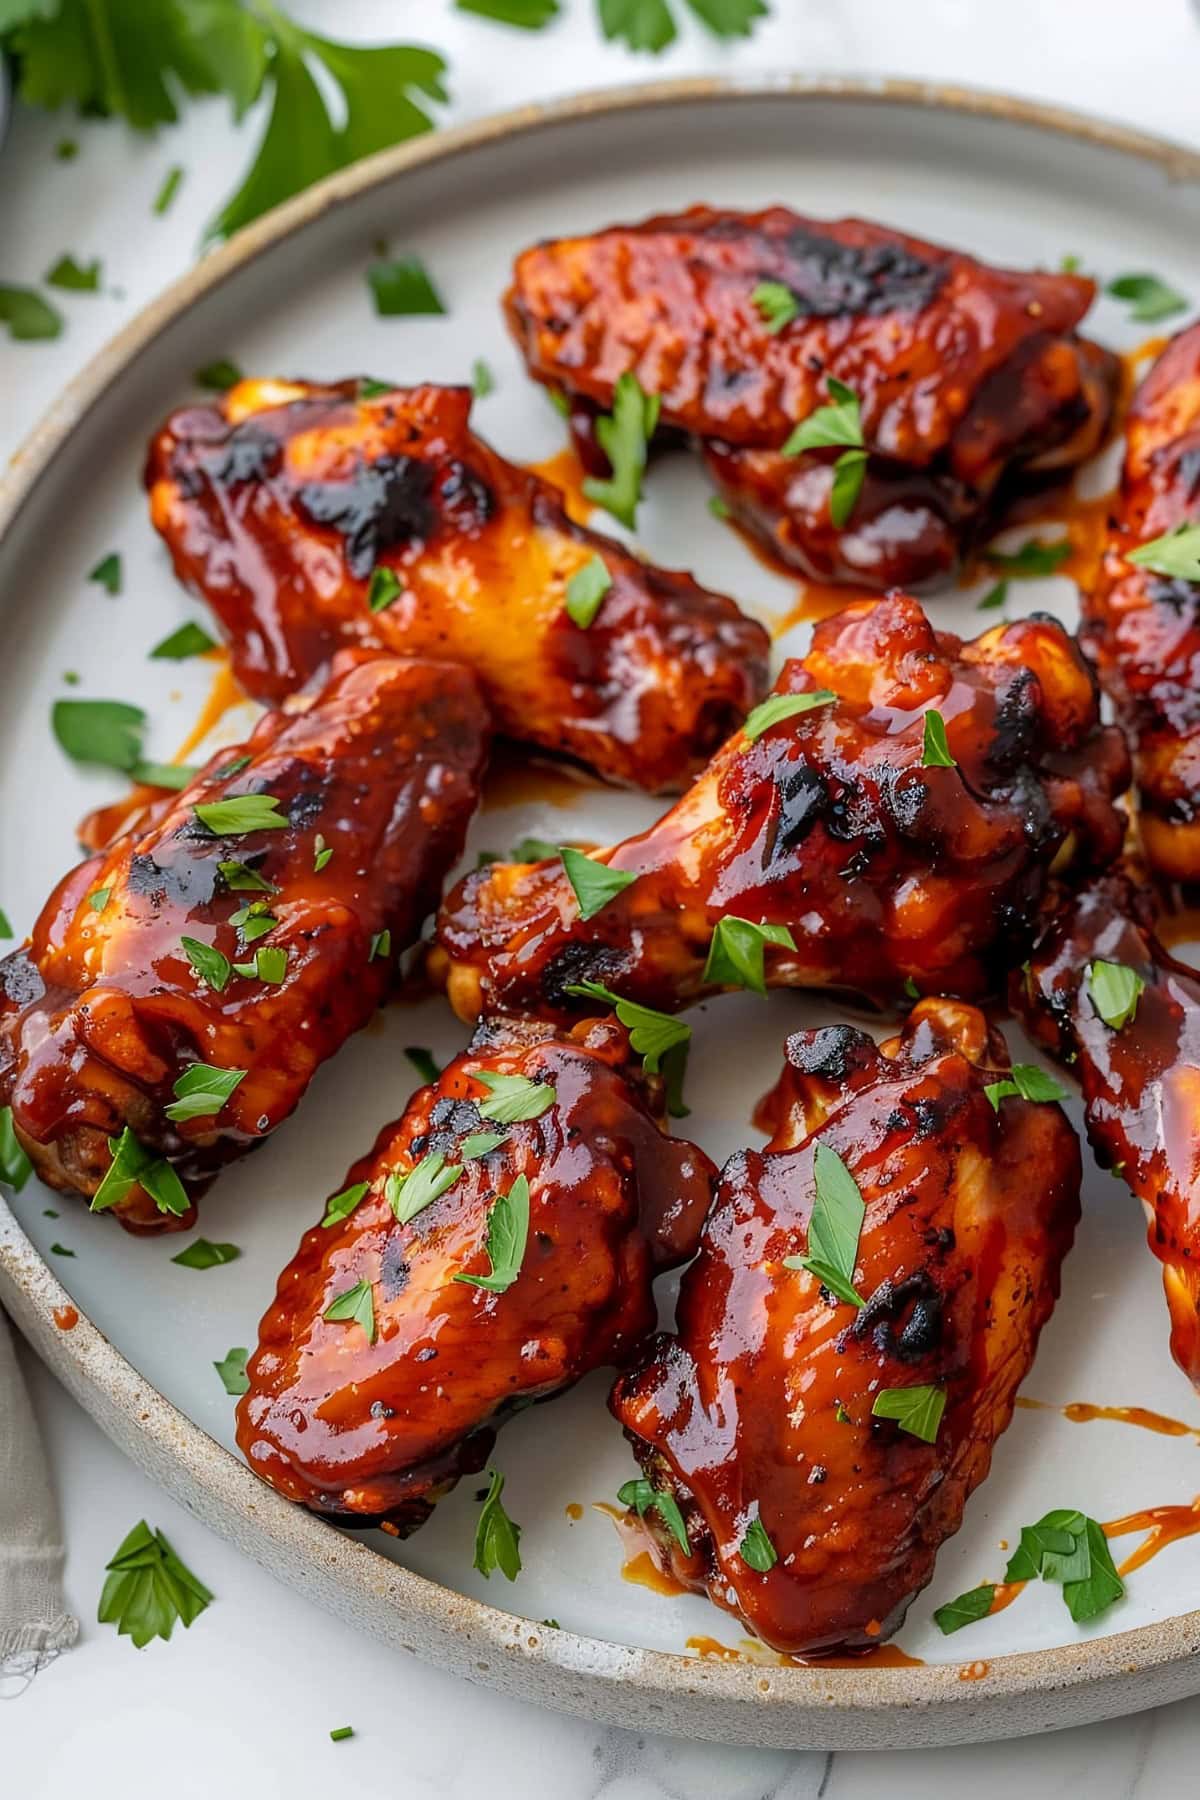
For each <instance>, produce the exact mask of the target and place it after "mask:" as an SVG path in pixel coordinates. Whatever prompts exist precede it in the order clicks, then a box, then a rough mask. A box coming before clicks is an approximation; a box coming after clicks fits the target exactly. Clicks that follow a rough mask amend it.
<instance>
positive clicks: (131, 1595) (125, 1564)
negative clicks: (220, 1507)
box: [96, 1519, 212, 1650]
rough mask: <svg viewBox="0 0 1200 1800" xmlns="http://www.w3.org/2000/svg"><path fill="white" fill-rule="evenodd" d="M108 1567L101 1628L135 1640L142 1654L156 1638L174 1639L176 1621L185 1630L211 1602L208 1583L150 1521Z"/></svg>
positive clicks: (131, 1535)
mask: <svg viewBox="0 0 1200 1800" xmlns="http://www.w3.org/2000/svg"><path fill="white" fill-rule="evenodd" d="M105 1567H106V1568H107V1570H108V1579H107V1580H106V1581H105V1583H104V1588H103V1591H102V1593H101V1595H100V1607H99V1611H98V1612H97V1614H96V1618H97V1620H98V1622H99V1623H100V1624H101V1625H115V1626H116V1628H117V1632H118V1635H119V1636H121V1637H129V1638H132V1639H133V1642H134V1644H135V1645H136V1647H137V1648H138V1649H139V1650H144V1649H145V1647H146V1645H147V1644H148V1643H149V1642H150V1641H151V1639H152V1638H156V1637H160V1638H169V1637H170V1635H171V1633H172V1631H173V1630H174V1628H175V1622H176V1620H178V1621H179V1622H180V1623H181V1624H182V1625H183V1626H184V1627H185V1629H186V1628H187V1627H188V1626H190V1625H191V1624H192V1623H193V1622H194V1621H195V1620H196V1619H198V1618H199V1617H200V1614H201V1613H202V1612H203V1611H204V1609H205V1608H206V1607H207V1606H209V1605H210V1604H211V1602H212V1595H211V1593H210V1592H209V1590H208V1589H207V1588H206V1587H205V1586H204V1583H203V1582H202V1581H198V1580H197V1579H196V1577H195V1576H194V1575H193V1574H192V1571H191V1570H190V1569H189V1568H188V1567H187V1565H186V1564H185V1563H182V1562H180V1560H179V1558H178V1556H177V1555H176V1554H175V1552H174V1550H173V1549H172V1548H171V1546H170V1544H169V1543H168V1542H167V1540H166V1538H165V1537H164V1536H163V1534H162V1532H161V1531H151V1529H150V1527H149V1526H148V1525H147V1523H146V1521H145V1519H139V1521H138V1523H137V1524H136V1525H135V1526H134V1528H133V1530H132V1531H131V1532H130V1533H129V1536H128V1537H127V1538H125V1540H124V1542H123V1543H122V1544H121V1545H120V1547H119V1548H118V1550H117V1552H116V1555H115V1556H114V1557H113V1559H112V1561H111V1562H109V1563H107V1564H106V1565H105Z"/></svg>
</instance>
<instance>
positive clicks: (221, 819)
mask: <svg viewBox="0 0 1200 1800" xmlns="http://www.w3.org/2000/svg"><path fill="white" fill-rule="evenodd" d="M58 704H59V705H60V706H70V705H71V704H73V703H72V702H71V701H69V700H60V701H59V703H58ZM78 704H79V705H81V706H84V705H86V704H87V702H86V701H82V700H81V701H79V702H78ZM192 811H193V812H194V813H195V815H196V817H197V818H198V819H199V821H200V823H201V824H202V825H207V826H208V829H209V830H210V831H211V832H213V833H214V835H215V836H217V837H240V836H241V835H242V833H243V832H247V831H283V830H284V829H285V828H286V827H287V824H288V821H287V819H285V818H284V816H283V814H282V813H281V812H280V810H279V801H278V800H277V799H276V798H275V795H274V794H237V795H235V796H234V797H233V798H231V799H229V800H210V801H208V802H207V803H206V804H204V805H202V806H193V808H192Z"/></svg>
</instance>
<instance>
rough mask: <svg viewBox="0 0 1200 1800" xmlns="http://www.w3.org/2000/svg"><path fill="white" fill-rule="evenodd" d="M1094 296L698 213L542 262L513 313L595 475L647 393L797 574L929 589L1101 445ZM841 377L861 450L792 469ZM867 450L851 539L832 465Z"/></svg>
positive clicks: (1079, 283) (832, 237) (562, 249)
mask: <svg viewBox="0 0 1200 1800" xmlns="http://www.w3.org/2000/svg"><path fill="white" fill-rule="evenodd" d="M1094 294H1095V286H1094V283H1092V282H1091V281H1089V280H1086V279H1084V278H1083V277H1081V276H1078V275H1054V274H1045V273H1037V272H1030V271H1012V270H1007V269H995V268H991V267H989V266H988V265H986V264H984V263H980V262H977V261H976V260H975V259H974V258H973V257H970V256H965V255H963V254H962V253H960V252H958V251H952V250H946V249H943V248H941V247H939V246H938V245H935V244H928V243H924V242H922V241H921V240H919V239H917V238H912V237H907V236H905V235H903V234H902V233H900V232H896V231H890V230H887V229H885V228H884V227H882V226H879V225H872V224H868V223H866V222H864V221H862V220H859V219H840V220H836V221H821V220H814V219H806V218H802V217H800V216H799V215H798V214H796V213H793V212H790V211H788V210H787V208H785V207H782V206H775V207H770V208H768V209H767V210H766V211H764V212H759V213H738V212H728V211H721V210H718V209H715V208H712V207H707V206H696V207H692V208H691V210H690V211H688V212H685V213H681V214H679V215H677V216H668V217H663V218H654V219H648V220H646V221H645V223H643V224H641V225H632V226H614V227H612V228H611V229H610V230H606V231H600V232H597V233H595V234H594V235H593V236H590V237H583V238H560V239H557V240H551V241H549V242H546V243H541V244H537V245H535V246H533V247H532V248H530V249H528V250H526V251H524V252H522V254H521V255H520V256H519V257H518V258H517V261H516V266H515V271H514V279H513V285H512V287H511V288H510V289H509V292H508V295H507V301H506V306H507V313H508V321H509V326H510V328H511V330H512V333H513V336H514V337H515V339H516V341H517V344H518V346H519V348H520V350H521V352H522V354H523V355H524V357H525V359H526V362H527V363H528V365H529V369H530V372H531V373H532V374H533V375H534V376H535V378H536V379H537V380H539V381H543V382H545V383H547V384H548V385H550V386H552V387H556V388H559V389H561V390H563V391H564V392H566V393H567V394H568V395H569V396H570V397H571V400H572V424H573V427H574V429H575V433H576V436H577V438H578V439H579V441H580V445H581V449H582V451H583V453H584V456H585V460H586V459H587V458H588V457H589V456H590V457H594V456H595V455H596V451H595V449H594V447H592V445H591V442H590V432H589V421H590V419H591V418H592V417H594V415H595V414H596V412H598V411H608V410H609V409H610V408H611V407H612V404H613V397H614V390H615V386H616V383H617V380H618V378H619V377H620V376H622V375H625V374H633V375H636V376H637V378H638V380H639V382H640V384H641V386H642V388H643V390H644V391H645V392H646V393H648V394H654V395H657V396H658V397H659V401H660V403H661V413H660V423H661V426H662V427H663V428H665V429H666V430H667V431H670V430H674V431H676V432H683V433H685V434H687V435H688V436H689V437H691V438H692V439H694V440H696V441H697V442H698V444H699V445H700V447H701V449H702V452H703V455H704V457H705V460H706V462H707V464H708V467H709V470H710V472H711V473H712V475H713V477H714V478H715V480H716V481H717V484H718V486H719V487H720V488H721V491H722V493H723V494H724V496H725V498H726V500H727V501H728V503H729V505H730V506H731V507H732V509H733V511H734V513H735V514H736V516H737V517H738V518H739V519H740V520H741V521H742V522H743V523H744V524H746V525H747V526H748V527H749V528H750V529H752V530H753V531H755V532H756V533H757V534H758V535H759V536H760V537H761V538H763V539H764V540H765V542H766V543H767V544H768V545H770V546H771V548H772V549H773V550H774V551H775V552H776V553H777V554H778V555H780V556H781V557H782V558H783V560H784V561H785V562H787V563H790V564H792V565H794V566H795V567H797V568H799V569H801V570H802V571H803V572H804V573H805V574H806V575H813V576H817V577H818V578H820V579H823V580H835V581H848V582H853V583H855V584H857V585H859V586H862V585H864V584H866V585H870V586H875V587H891V586H904V587H914V586H919V585H921V584H924V583H926V582H929V581H931V580H934V579H937V578H939V577H944V576H946V575H948V574H949V573H950V572H951V571H952V570H953V568H954V566H955V564H956V562H957V561H958V558H959V555H960V553H961V551H962V549H963V547H964V545H966V544H967V543H969V542H970V540H971V539H972V538H973V537H975V536H977V535H978V533H979V531H980V530H981V528H982V527H984V526H985V525H986V524H987V523H989V522H994V521H996V520H997V519H998V518H999V516H1000V514H1001V512H1002V510H1003V507H1004V505H1005V503H1006V502H1007V500H1009V499H1010V498H1011V497H1013V495H1014V494H1015V493H1016V492H1017V491H1018V490H1019V489H1020V488H1021V487H1022V486H1026V485H1028V484H1030V483H1033V482H1037V481H1043V480H1046V479H1047V478H1050V477H1053V476H1055V475H1059V474H1061V473H1062V472H1063V471H1065V470H1069V469H1071V468H1073V467H1074V466H1075V465H1076V464H1077V463H1079V462H1081V461H1082V460H1083V459H1084V458H1085V457H1086V456H1088V455H1090V454H1091V452H1092V451H1093V450H1094V449H1095V448H1096V447H1097V445H1098V444H1099V443H1100V441H1101V440H1102V438H1103V435H1104V433H1105V430H1106V429H1107V426H1108V422H1109V419H1110V416H1111V412H1112V402H1113V396H1114V393H1115V389H1116V376H1117V367H1118V365H1117V360H1116V358H1115V357H1113V356H1112V355H1110V354H1109V353H1108V352H1107V351H1105V350H1102V349H1100V348H1099V347H1098V346H1097V345H1095V344H1092V343H1089V342H1088V341H1086V340H1084V339H1080V338H1077V337H1076V336H1075V328H1076V326H1077V325H1078V324H1079V322H1080V320H1081V319H1082V318H1083V315H1084V313H1085V312H1086V311H1087V309H1088V307H1089V305H1090V304H1091V301H1092V298H1093V296H1094ZM831 377H832V378H833V380H834V381H835V382H840V383H842V384H843V385H844V386H847V387H849V388H850V389H852V390H853V393H854V394H855V395H856V396H857V398H858V402H859V405H860V408H861V425H862V435H861V439H860V440H856V439H855V438H854V437H853V436H845V435H843V436H842V437H841V439H840V440H839V439H838V438H837V437H836V436H834V437H830V438H828V439H827V440H826V442H827V444H828V446H829V447H828V448H824V449H814V450H809V451H806V452H805V453H803V454H802V455H799V456H789V455H785V454H784V453H783V451H784V446H785V444H786V443H787V440H788V438H789V435H790V434H791V432H792V431H793V429H794V427H795V426H796V425H798V424H799V423H800V422H801V421H802V420H804V419H805V418H807V417H808V416H809V415H810V414H812V413H813V412H814V411H815V410H816V409H817V408H818V407H820V406H822V405H825V404H826V403H827V402H828V401H829V399H830V397H831V390H830V388H829V385H828V384H829V380H830V378H831ZM856 441H861V443H862V444H863V445H864V446H865V448H866V449H867V450H868V451H869V453H870V462H869V466H868V470H867V479H866V483H865V486H864V488H863V491H862V494H861V496H860V497H859V499H858V501H857V503H856V504H855V506H854V509H853V512H852V514H851V517H850V519H849V522H848V524H847V525H846V527H845V529H843V530H837V529H835V528H834V527H833V525H832V523H831V519H830V497H831V492H832V488H833V465H834V463H835V461H836V460H837V458H838V457H839V456H840V455H841V454H842V453H843V450H844V448H845V446H847V445H850V444H853V443H855V442H856Z"/></svg>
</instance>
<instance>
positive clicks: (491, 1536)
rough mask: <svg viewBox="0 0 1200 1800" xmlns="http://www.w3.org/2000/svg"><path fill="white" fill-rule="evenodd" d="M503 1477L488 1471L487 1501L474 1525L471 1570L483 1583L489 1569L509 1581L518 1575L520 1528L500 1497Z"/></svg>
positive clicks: (489, 1573)
mask: <svg viewBox="0 0 1200 1800" xmlns="http://www.w3.org/2000/svg"><path fill="white" fill-rule="evenodd" d="M503 1492H504V1477H503V1475H501V1473H500V1471H499V1470H498V1469H489V1470H488V1491H487V1498H486V1499H485V1500H484V1503H483V1510H482V1511H481V1513H480V1515H479V1520H478V1523H477V1524H476V1526H475V1567H476V1568H477V1569H478V1570H479V1573H480V1574H481V1575H482V1576H483V1577H484V1579H485V1580H486V1579H487V1578H488V1577H489V1576H490V1575H491V1573H492V1570H493V1569H499V1571H500V1573H501V1574H502V1575H503V1576H505V1577H506V1579H507V1580H509V1581H515V1580H516V1579H517V1576H518V1575H519V1574H520V1573H521V1549H520V1543H521V1527H520V1526H519V1525H518V1524H517V1522H516V1520H515V1519H510V1518H509V1516H508V1514H507V1513H506V1512H505V1510H504V1506H503V1503H502V1502H501V1499H500V1496H501V1494H502V1493H503Z"/></svg>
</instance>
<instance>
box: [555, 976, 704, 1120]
mask: <svg viewBox="0 0 1200 1800" xmlns="http://www.w3.org/2000/svg"><path fill="white" fill-rule="evenodd" d="M563 991H564V992H565V993H568V994H582V995H583V996H585V997H586V998H587V999H589V1000H605V1001H607V1002H608V1004H609V1005H610V1006H611V1007H612V1008H613V1010H614V1011H615V1013H616V1015H617V1018H618V1019H619V1020H620V1022H621V1024H622V1025H624V1027H625V1029H626V1030H627V1031H628V1033H629V1043H630V1046H631V1048H632V1049H634V1050H635V1051H636V1052H637V1054H638V1055H639V1056H640V1057H641V1059H642V1067H643V1068H644V1069H645V1071H646V1073H647V1074H648V1075H657V1074H659V1073H661V1075H662V1078H663V1081H664V1083H665V1084H666V1090H667V1111H668V1112H669V1113H670V1115H671V1117H672V1118H673V1119H683V1118H686V1117H687V1110H688V1109H687V1107H686V1106H684V1104H683V1077H684V1072H685V1070H686V1068H687V1055H688V1047H689V1045H690V1043H691V1040H692V1028H691V1026H690V1025H685V1024H684V1023H683V1021H682V1020H681V1019H673V1018H672V1017H671V1016H670V1014H669V1013H663V1012H656V1011H655V1009H654V1008H653V1007H652V1006H642V1005H641V1004H640V1002H639V1001H637V1000H622V998H621V996H620V995H619V994H614V993H613V991H612V989H611V988H609V987H605V985H604V983H603V982H601V981H579V982H572V983H571V984H570V985H569V986H568V987H566V988H565V989H564V990H563Z"/></svg>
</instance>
